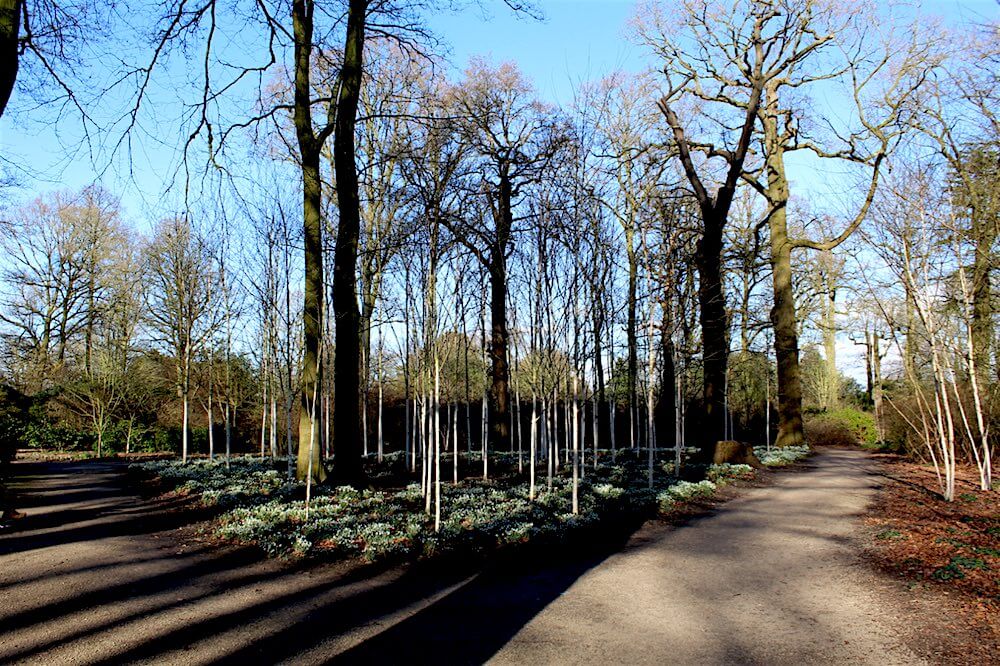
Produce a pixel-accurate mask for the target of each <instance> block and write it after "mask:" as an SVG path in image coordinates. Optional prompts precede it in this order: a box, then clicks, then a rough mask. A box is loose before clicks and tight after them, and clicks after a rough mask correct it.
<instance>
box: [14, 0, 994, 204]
mask: <svg viewBox="0 0 1000 666" xmlns="http://www.w3.org/2000/svg"><path fill="white" fill-rule="evenodd" d="M635 4H636V3H635V2H634V1H633V0H574V1H571V0H541V1H540V2H539V5H540V6H541V7H542V9H543V11H544V13H545V19H544V20H543V21H535V20H533V19H530V18H527V17H519V16H515V15H513V13H512V12H510V11H509V10H507V8H506V7H505V6H503V4H502V3H500V2H499V0H489V1H488V2H486V3H485V5H486V11H485V12H484V11H483V9H478V8H474V7H473V8H469V9H466V10H465V11H462V12H458V13H454V14H441V15H437V16H433V17H430V18H429V23H430V25H431V27H432V29H433V30H434V31H435V33H437V34H438V35H439V36H441V37H442V38H443V40H444V42H445V43H446V44H448V45H449V46H450V54H449V61H450V63H451V67H453V68H454V69H455V70H461V69H462V68H463V67H464V66H465V64H466V63H467V62H468V61H469V58H470V57H472V56H474V55H486V56H490V57H491V58H492V59H494V60H496V61H504V60H512V61H515V62H517V63H518V65H519V66H520V67H521V68H522V70H523V71H524V72H525V73H526V74H527V75H528V77H529V78H530V79H532V80H533V81H534V82H535V85H536V87H537V89H538V91H539V94H540V95H541V96H542V97H543V98H544V99H546V100H547V101H550V102H553V103H563V104H568V103H569V102H570V101H571V96H572V90H573V88H574V86H575V84H577V83H579V82H580V81H585V80H590V79H596V78H599V77H601V76H604V75H605V74H607V73H609V72H611V71H613V70H615V69H619V68H621V69H625V70H639V69H642V68H643V67H644V66H645V63H646V61H645V59H644V53H643V50H642V49H641V48H640V47H637V46H635V45H633V44H632V43H630V41H629V39H628V37H627V34H626V24H627V21H628V19H629V18H630V17H631V16H632V13H633V12H634V8H635ZM924 7H925V9H926V10H929V11H932V12H934V13H938V14H941V15H942V16H945V17H946V18H947V19H949V20H953V21H976V22H981V21H983V20H985V19H988V18H994V19H995V18H996V17H997V15H998V13H1000V12H998V5H997V2H996V0H927V1H926V2H924ZM484 13H485V14H486V15H485V17H484ZM163 94H164V96H163V97H162V98H161V100H162V101H161V103H164V104H166V105H167V106H166V107H164V109H163V110H162V111H161V112H162V113H164V114H165V115H166V116H167V117H169V116H171V115H176V114H177V113H179V107H178V109H177V110H172V109H170V108H169V104H171V95H170V91H169V90H166V91H163ZM173 100H174V101H173V103H174V104H176V100H177V97H176V96H173ZM36 120H37V119H36ZM13 122H14V120H12V116H11V115H10V114H8V115H7V116H5V117H4V118H3V119H0V151H2V154H3V156H4V157H6V158H7V159H10V160H13V161H15V162H16V163H18V164H22V165H24V166H26V167H27V168H28V170H29V171H30V172H31V173H32V174H33V176H32V177H27V176H26V177H24V178H23V179H22V184H23V185H24V188H23V190H22V192H21V196H22V197H23V196H28V195H30V194H32V193H35V192H39V191H47V190H52V189H57V188H62V187H70V188H76V187H80V186H83V185H85V184H87V183H89V182H91V181H93V180H94V178H95V177H96V173H97V172H96V170H95V165H93V164H91V163H90V161H89V160H88V159H87V158H86V155H76V156H75V157H74V159H72V160H71V161H67V160H66V159H65V154H66V151H65V148H64V145H63V144H60V142H59V141H58V140H57V139H55V138H53V137H52V136H51V133H50V132H49V131H48V130H49V129H50V127H48V126H47V123H46V122H45V120H44V119H42V120H41V122H35V123H33V124H31V125H30V126H28V127H24V126H14V125H13ZM68 134H69V136H70V137H71V136H72V132H68ZM174 151H175V146H174V145H172V143H171V141H170V140H169V139H164V140H162V141H152V140H150V139H149V138H148V137H142V136H138V137H137V142H136V150H135V151H134V152H133V157H134V161H133V164H132V167H133V169H134V182H130V180H129V179H128V178H122V177H121V176H120V175H117V174H116V173H115V171H116V169H118V170H121V167H122V166H123V165H124V163H123V162H121V161H119V162H118V163H116V164H115V165H113V167H112V168H111V169H108V170H107V172H106V173H107V175H105V177H104V180H103V183H104V185H105V186H106V187H108V188H109V189H111V190H112V191H114V192H116V193H118V194H119V195H121V196H122V198H123V201H124V203H125V205H126V209H127V210H128V211H129V212H130V213H131V215H132V216H133V217H138V218H141V217H146V216H149V215H155V214H156V213H155V212H154V209H155V207H156V205H157V204H158V203H159V201H160V195H161V193H162V192H163V191H164V189H165V183H164V178H165V177H166V176H167V175H168V173H169V171H170V168H169V167H170V165H171V164H172V163H173V162H174V160H175V157H174ZM96 166H97V167H98V168H100V167H107V164H106V163H105V164H98V165H96Z"/></svg>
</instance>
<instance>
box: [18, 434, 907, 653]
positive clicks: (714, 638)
mask: <svg viewBox="0 0 1000 666" xmlns="http://www.w3.org/2000/svg"><path fill="white" fill-rule="evenodd" d="M872 468H873V464H872V463H871V462H870V461H869V460H868V459H867V457H866V456H865V455H864V454H863V453H859V452H852V451H839V450H836V451H829V452H825V453H823V454H821V455H819V456H816V457H815V458H813V459H812V460H811V461H810V462H809V464H808V466H807V469H806V470H804V471H802V472H796V473H788V474H780V475H779V476H778V479H777V482H776V483H775V484H774V485H773V486H771V487H767V488H757V489H751V490H748V491H746V492H744V493H743V495H742V496H741V497H740V498H738V499H736V500H734V501H732V502H729V503H728V504H726V505H725V506H724V507H722V508H721V509H720V510H718V511H717V512H715V513H714V514H713V515H711V516H708V517H705V518H702V519H699V520H696V521H694V522H692V523H691V524H689V525H687V526H685V527H681V528H670V527H668V526H663V525H649V526H647V527H645V528H644V529H642V530H640V531H639V532H637V533H636V534H635V535H634V536H633V538H632V539H631V540H630V541H629V543H628V544H626V545H625V546H624V547H623V548H622V547H620V546H616V545H614V544H607V545H606V546H605V547H604V548H600V547H598V548H596V549H595V550H594V551H592V552H586V553H572V554H570V553H564V554H562V555H560V556H559V557H558V561H553V558H533V561H520V562H509V561H508V562H506V563H502V564H500V563H498V564H494V565H492V566H489V567H487V568H485V569H482V568H480V569H478V570H472V568H471V567H466V568H465V570H463V567H461V566H458V565H456V564H454V563H451V564H440V565H432V566H420V567H396V568H392V569H388V570H375V569H365V568H362V567H358V566H348V565H343V566H311V567H298V566H296V565H292V564H288V563H281V562H261V561H259V558H258V557H257V556H256V555H255V554H254V553H252V552H248V551H244V550H239V549H232V548H222V549H219V548H217V547H215V546H212V545H209V544H206V543H204V542H202V541H201V540H200V537H199V536H198V534H197V532H196V531H195V530H193V529H191V528H189V527H185V524H186V523H189V522H190V520H191V515H190V514H186V513H184V512H179V511H176V510H173V509H176V508H177V507H175V506H172V505H171V503H170V502H149V501H143V500H141V499H139V498H137V497H135V496H134V495H132V494H130V493H129V492H128V491H127V490H126V489H125V488H124V485H123V478H122V469H121V467H117V466H114V465H100V464H69V463H61V464H60V463H18V464H17V465H16V469H17V470H18V473H19V475H20V481H19V486H20V492H21V497H22V502H21V508H22V510H24V511H25V512H26V513H27V514H28V515H27V517H25V518H24V519H22V521H20V525H19V526H18V530H17V531H16V532H12V533H5V531H4V532H0V600H2V604H0V663H10V662H15V663H16V662H24V663H44V664H71V663H72V664H89V663H108V664H112V663H132V662H156V663H183V664H207V663H234V664H235V663H240V664H246V663H276V662H283V663H303V664H305V663H324V662H328V661H334V662H340V663H448V664H451V663H482V662H485V661H491V660H492V661H495V662H497V663H600V662H603V663H657V664H664V663H676V664H741V663H745V664H802V663H810V664H817V663H829V664H834V663H837V664H839V663H871V664H914V663H919V662H920V660H919V659H917V658H916V657H915V656H914V655H913V654H912V653H910V652H909V651H908V650H907V649H906V648H905V647H904V646H903V645H902V643H901V641H900V639H899V638H898V637H897V635H896V634H895V632H894V631H893V629H892V627H891V626H890V625H891V616H892V614H893V611H892V608H889V607H887V606H886V605H885V602H882V601H880V599H879V598H878V597H877V596H876V594H875V592H874V591H873V585H872V583H873V581H874V578H873V576H872V574H870V573H869V572H868V571H867V570H866V569H865V567H864V565H863V564H861V563H858V562H856V561H855V560H854V558H853V555H852V553H853V552H854V549H853V548H852V546H851V541H850V536H851V533H852V530H853V529H854V527H855V525H856V522H855V521H856V517H857V515H858V514H859V513H860V512H861V511H862V510H863V508H864V507H865V505H866V504H867V502H868V501H869V499H870V498H871V495H872V493H873V491H874V489H875V487H876V485H877V484H876V480H875V477H874V476H873V469H872ZM521 559H522V560H523V559H525V558H521Z"/></svg>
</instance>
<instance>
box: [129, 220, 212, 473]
mask: <svg viewBox="0 0 1000 666" xmlns="http://www.w3.org/2000/svg"><path fill="white" fill-rule="evenodd" d="M145 259H146V262H145V263H146V275H147V276H148V279H149V293H148V296H147V304H146V316H147V319H148V322H149V326H150V328H151V330H152V331H153V332H154V334H155V335H156V337H157V340H158V341H159V342H161V343H162V344H163V345H165V346H166V348H167V349H169V351H170V353H171V354H172V355H173V364H174V370H175V378H176V388H177V394H178V396H179V397H180V399H181V403H182V410H183V412H182V426H181V427H182V432H181V456H182V459H183V460H184V461H185V462H187V457H188V426H189V420H190V415H189V412H190V409H189V407H190V394H191V378H192V375H191V368H192V363H193V361H194V359H195V356H196V355H197V354H198V353H199V351H200V350H201V349H202V348H203V346H204V345H205V343H206V342H207V340H208V339H209V337H210V336H211V334H212V332H213V329H214V326H215V319H214V318H215V316H216V314H217V313H216V308H215V305H216V304H215V299H216V298H218V289H217V287H218V271H217V270H216V267H215V265H214V261H213V255H212V252H211V251H210V248H209V247H208V246H207V244H206V243H205V241H204V239H203V238H201V236H199V234H198V232H197V231H196V230H195V229H194V228H193V227H192V225H191V222H190V221H189V220H188V219H187V218H182V217H176V218H172V219H168V220H164V221H162V222H160V223H159V224H158V225H157V227H156V231H155V233H154V236H153V238H152V240H151V241H150V243H149V245H148V246H147V248H146V256H145Z"/></svg>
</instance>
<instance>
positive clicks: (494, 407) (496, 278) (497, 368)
mask: <svg viewBox="0 0 1000 666" xmlns="http://www.w3.org/2000/svg"><path fill="white" fill-rule="evenodd" d="M511 197H512V191H511V183H510V179H509V178H508V177H507V175H506V173H504V174H502V175H501V177H500V193H499V197H498V201H497V209H496V220H495V221H496V228H497V237H496V245H495V246H494V247H493V248H492V250H491V251H490V265H489V270H490V317H491V324H490V325H491V327H492V331H491V339H490V360H491V362H492V369H491V376H492V386H491V387H490V400H489V424H490V432H489V446H490V447H491V448H492V449H493V450H494V451H508V450H509V449H510V441H511V440H510V415H509V410H510V368H509V366H508V363H507V346H508V338H509V335H508V331H507V245H508V244H509V242H510V234H511V230H512V229H513V226H514V221H513V211H512V210H511Z"/></svg>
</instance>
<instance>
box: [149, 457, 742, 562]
mask: <svg viewBox="0 0 1000 666" xmlns="http://www.w3.org/2000/svg"><path fill="white" fill-rule="evenodd" d="M398 464H399V461H398V460H395V459H389V460H386V461H384V463H383V466H385V467H387V468H392V467H393V466H395V465H398ZM132 469H133V470H134V471H136V472H137V473H140V474H142V475H146V476H153V477H157V478H158V479H159V480H160V482H161V483H162V484H163V485H164V487H166V488H171V489H174V490H175V491H176V492H180V493H183V494H188V495H194V496H196V497H197V498H198V500H199V501H200V502H201V503H203V504H205V505H210V506H215V507H218V508H219V509H220V510H221V511H222V514H221V516H220V518H219V521H218V526H217V530H216V531H217V534H218V536H220V537H222V538H224V539H227V540H230V541H233V542H237V543H244V544H254V545H256V546H258V547H260V548H261V549H262V550H263V551H265V552H266V553H268V554H269V555H273V556H288V555H314V556H321V557H325V558H331V559H342V558H350V557H360V558H363V559H365V560H368V561H377V560H384V559H389V558H411V559H416V558H420V557H426V556H432V555H438V554H443V553H449V552H470V551H471V552H488V551H491V550H495V549H498V548H506V547H512V546H517V545H519V544H524V543H528V542H531V543H548V542H551V543H555V542H560V541H563V540H565V539H566V538H567V537H569V536H570V535H572V534H575V533H579V532H580V531H581V530H584V529H588V528H600V527H602V526H603V527H606V526H610V525H615V524H620V523H622V522H623V521H625V520H629V519H635V520H641V519H645V518H652V517H655V516H656V515H658V514H665V513H669V512H670V511H672V510H674V509H676V508H677V507H678V506H680V505H682V504H683V503H685V502H689V501H691V500H694V499H697V498H703V497H708V496H711V495H712V494H713V493H714V492H715V491H716V489H717V488H718V487H720V486H722V485H725V484H726V483H730V482H732V481H734V480H747V479H751V478H753V474H754V472H753V469H752V468H750V467H749V466H747V465H712V466H711V467H709V468H707V469H703V470H702V471H703V472H704V473H705V475H706V476H707V477H708V478H706V479H705V480H702V481H699V482H692V481H683V480H677V479H674V478H672V477H669V476H667V475H662V474H659V475H657V477H655V478H654V485H653V487H652V488H649V486H648V477H647V472H646V469H645V467H644V465H643V464H642V462H641V461H639V460H630V459H625V460H622V459H620V460H618V461H617V462H616V463H615V464H606V465H602V466H601V467H600V469H599V470H597V471H596V472H595V471H593V470H589V471H588V472H587V477H586V478H585V479H583V480H581V481H580V486H579V512H578V513H576V514H574V513H573V511H572V508H573V507H572V483H571V480H570V479H569V478H567V477H565V476H556V477H555V478H554V479H553V482H552V485H551V487H549V486H548V485H547V480H546V479H545V478H544V477H543V478H541V479H539V481H538V486H537V490H536V497H535V498H534V500H531V499H529V487H528V484H527V483H526V482H525V481H524V480H523V478H517V477H515V476H508V477H502V478H500V479H498V480H493V481H482V480H473V479H465V480H462V481H461V482H460V483H459V484H458V485H453V484H452V483H450V482H446V483H442V488H441V491H442V503H441V504H442V511H441V527H440V530H439V531H435V530H434V518H433V516H432V515H428V514H427V513H426V512H425V504H424V498H423V495H422V493H421V489H420V485H419V484H409V485H406V486H405V487H396V488H382V489H380V488H367V489H356V488H352V487H349V486H342V487H317V488H314V489H313V497H312V499H311V501H310V504H309V508H308V511H307V509H306V503H305V501H304V494H305V488H304V486H303V485H302V484H300V483H297V482H289V481H288V480H287V478H286V476H285V473H284V470H285V462H284V461H283V460H277V461H273V462H272V461H270V460H260V459H259V458H250V457H239V458H233V459H232V460H231V462H230V464H229V467H228V468H227V466H226V463H225V462H224V461H221V460H217V461H214V462H208V461H204V460H199V461H194V462H189V463H188V464H186V465H185V464H181V463H179V462H176V461H153V462H147V463H139V464H136V465H133V466H132Z"/></svg>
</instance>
